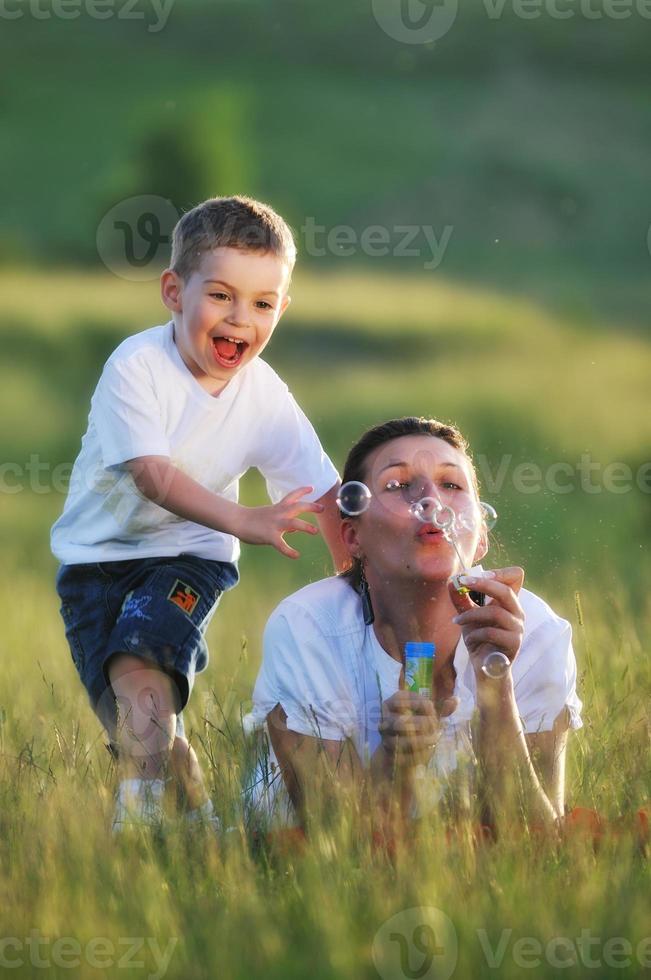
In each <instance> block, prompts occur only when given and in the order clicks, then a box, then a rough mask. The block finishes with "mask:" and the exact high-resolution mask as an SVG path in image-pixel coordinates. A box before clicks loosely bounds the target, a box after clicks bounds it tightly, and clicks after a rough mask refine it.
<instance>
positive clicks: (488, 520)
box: [479, 500, 497, 531]
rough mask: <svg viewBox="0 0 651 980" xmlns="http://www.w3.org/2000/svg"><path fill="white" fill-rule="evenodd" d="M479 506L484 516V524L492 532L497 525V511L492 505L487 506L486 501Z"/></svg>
mask: <svg viewBox="0 0 651 980" xmlns="http://www.w3.org/2000/svg"><path fill="white" fill-rule="evenodd" d="M479 506H480V507H481V509H482V513H483V515H484V523H485V524H486V527H487V528H488V530H489V531H492V530H493V528H494V527H495V525H496V524H497V511H496V510H495V508H494V507H491V505H490V504H487V503H486V502H485V501H484V500H480V501H479Z"/></svg>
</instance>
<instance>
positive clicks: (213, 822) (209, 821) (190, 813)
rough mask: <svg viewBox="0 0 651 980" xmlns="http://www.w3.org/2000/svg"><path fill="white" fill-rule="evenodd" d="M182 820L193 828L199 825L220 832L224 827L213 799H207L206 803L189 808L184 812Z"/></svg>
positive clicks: (185, 824) (216, 832)
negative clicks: (216, 811) (192, 808)
mask: <svg viewBox="0 0 651 980" xmlns="http://www.w3.org/2000/svg"><path fill="white" fill-rule="evenodd" d="M182 821H183V824H184V826H186V827H188V828H191V829H192V830H194V829H195V828H197V827H203V828H205V829H206V830H210V831H212V832H213V833H215V834H218V833H219V832H220V831H221V829H222V824H221V820H220V819H219V817H218V816H217V814H216V813H215V808H214V806H213V804H212V800H206V802H205V803H203V804H202V805H201V806H198V807H196V809H194V810H187V811H186V812H185V813H184V814H183V817H182Z"/></svg>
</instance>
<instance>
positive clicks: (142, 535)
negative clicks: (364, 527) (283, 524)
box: [51, 322, 338, 564]
mask: <svg viewBox="0 0 651 980" xmlns="http://www.w3.org/2000/svg"><path fill="white" fill-rule="evenodd" d="M139 456H168V457H169V458H170V460H171V462H172V463H174V464H175V466H177V467H178V468H179V469H181V470H182V471H183V472H184V473H186V474H187V475H188V476H190V477H192V478H193V479H194V480H196V481H197V482H198V483H201V484H202V485H203V486H205V487H207V488H208V489H209V490H212V491H214V492H215V493H217V494H219V495H220V496H222V497H224V498H226V499H227V500H232V501H237V499H238V488H239V480H240V478H241V477H242V476H243V475H244V473H246V471H247V470H248V469H250V468H251V467H256V468H257V469H258V470H259V471H260V472H261V473H262V475H263V477H264V478H265V481H266V484H267V491H268V493H269V497H270V499H271V500H272V501H273V502H274V503H275V502H277V501H278V500H280V499H281V498H282V497H283V496H284V495H285V494H287V493H289V492H290V491H291V490H295V489H297V488H298V487H301V486H308V485H309V486H313V487H314V491H313V493H311V494H309V495H307V496H306V497H305V500H317V499H318V498H319V497H321V496H322V495H323V494H324V493H326V492H327V491H328V490H329V489H330V488H331V487H332V486H333V485H334V484H335V483H336V482H337V480H338V474H337V471H336V469H335V467H334V466H333V464H332V463H331V461H330V460H329V458H328V457H327V456H326V454H325V453H324V451H323V449H322V447H321V444H320V442H319V439H318V437H317V435H316V433H315V431H314V429H313V427H312V425H311V424H310V422H309V421H308V419H307V418H306V416H305V415H304V414H303V412H302V411H301V409H300V408H299V406H298V405H297V404H296V402H295V400H294V398H293V397H292V395H291V393H290V392H289V390H288V388H287V385H286V384H285V383H284V382H283V381H282V380H281V379H280V378H279V377H278V375H277V374H276V372H275V371H274V370H273V369H272V368H271V367H270V366H269V365H268V364H267V363H266V362H265V361H263V360H261V359H260V358H259V357H257V358H255V359H254V360H253V361H251V362H250V363H249V364H247V365H246V366H245V367H244V368H243V369H242V370H241V371H239V372H238V373H237V374H236V375H235V377H234V378H232V380H231V381H229V382H228V384H227V385H226V386H225V388H223V389H222V391H221V392H220V394H219V395H218V396H216V397H215V396H213V395H210V394H209V393H208V392H207V391H205V389H203V388H202V387H201V386H200V385H199V383H198V382H197V380H196V379H195V378H194V377H193V375H192V374H191V372H190V371H189V369H188V368H187V367H186V365H185V363H184V361H183V359H182V358H181V355H180V354H179V352H178V349H177V347H176V344H175V343H174V335H173V323H172V322H170V323H167V324H165V325H164V326H158V327H152V328H151V329H149V330H144V331H143V332H142V333H138V334H135V335H134V336H132V337H128V338H127V339H126V340H125V341H123V343H121V344H120V345H119V347H118V348H117V349H116V350H115V351H114V352H113V354H112V355H111V356H110V357H109V359H108V361H107V362H106V365H105V366H104V370H103V372H102V376H101V378H100V380H99V382H98V385H97V388H96V389H95V393H94V395H93V398H92V401H91V409H90V414H89V417H88V429H87V431H86V434H85V435H84V437H83V439H82V444H81V451H80V453H79V456H78V457H77V460H76V461H75V465H74V467H73V471H72V475H71V478H70V488H69V492H68V497H67V500H66V503H65V507H64V511H63V514H62V515H61V517H60V518H59V520H58V521H57V522H56V523H55V525H54V527H53V528H52V536H51V544H52V551H53V552H54V554H55V556H56V557H57V558H58V559H59V560H60V561H61V562H65V563H71V564H72V563H85V562H97V561H119V560H121V559H127V558H149V557H156V556H163V555H165V556H174V555H178V554H181V553H183V552H185V553H189V554H193V555H197V556H199V557H202V558H210V559H215V560H219V561H235V560H236V559H237V558H238V556H239V551H240V548H239V541H238V540H237V539H236V538H235V537H233V536H232V535H230V534H225V533H223V532H220V531H213V530H212V529H210V528H207V527H204V526H203V525H201V524H195V523H194V522H192V521H187V520H184V519H183V518H181V517H177V516H176V515H175V514H172V513H170V512H169V511H167V510H165V509H164V508H163V507H160V506H159V505H158V504H155V503H152V502H151V501H150V500H148V499H147V498H145V497H144V496H143V495H142V494H141V493H140V492H139V491H138V490H137V488H136V486H135V483H134V481H133V478H132V477H131V475H130V474H129V472H128V471H127V469H126V468H125V466H124V465H123V464H124V463H125V462H126V461H127V460H130V459H135V458H136V457H139Z"/></svg>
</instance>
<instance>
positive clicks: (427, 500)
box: [409, 497, 439, 524]
mask: <svg viewBox="0 0 651 980" xmlns="http://www.w3.org/2000/svg"><path fill="white" fill-rule="evenodd" d="M438 506H439V502H438V500H435V499H434V497H423V498H422V499H421V500H418V501H417V502H416V503H415V504H412V505H411V507H410V508H409V513H410V514H412V515H413V516H414V517H417V518H418V520H419V521H421V522H422V523H423V524H431V523H432V515H433V514H434V512H435V510H436V509H437V507H438Z"/></svg>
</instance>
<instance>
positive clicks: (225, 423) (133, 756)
mask: <svg viewBox="0 0 651 980" xmlns="http://www.w3.org/2000/svg"><path fill="white" fill-rule="evenodd" d="M295 258H296V249H295V245H294V241H293V238H292V234H291V232H290V230H289V228H288V227H287V225H286V224H285V222H284V221H283V220H282V218H280V217H279V216H278V215H277V214H276V213H275V212H274V211H273V210H272V209H271V208H269V207H267V206H266V205H264V204H260V203H259V202H256V201H253V200H250V199H249V198H245V197H232V198H215V199H211V200H208V201H205V202H204V203H203V204H200V205H198V206H197V207H196V208H194V209H193V210H192V211H189V212H188V213H187V214H185V215H184V216H183V217H182V218H181V220H180V221H179V222H178V224H177V226H176V228H175V230H174V237H173V244H172V261H171V266H170V268H169V269H167V270H166V271H165V272H164V273H163V274H162V277H161V295H162V299H163V303H164V304H165V306H166V307H167V308H168V309H169V310H170V311H171V314H172V319H171V321H170V322H169V323H167V324H165V325H164V326H158V327H152V328H151V329H149V330H144V331H143V332H142V333H138V334H135V335H133V336H131V337H128V338H127V339H126V340H125V341H123V343H121V344H120V345H119V347H118V348H117V349H116V350H115V351H114V352H113V354H112V355H111V356H110V357H109V359H108V361H107V362H106V364H105V366H104V370H103V372H102V375H101V377H100V380H99V383H98V385H97V388H96V390H95V393H94V395H93V398H92V401H91V410H90V415H89V418H88V429H87V431H86V434H85V436H84V438H83V440H82V446H81V451H80V453H79V456H78V457H77V460H76V462H75V466H74V469H73V473H72V477H71V483H70V490H69V494H68V498H67V500H66V504H65V508H64V511H63V514H62V516H61V517H60V518H59V520H58V521H57V522H56V524H55V525H54V527H53V529H52V550H53V552H54V554H55V555H56V557H57V558H58V559H59V560H60V562H62V565H61V567H60V569H59V572H58V575H57V591H58V593H59V596H60V599H61V613H62V616H63V619H64V622H65V626H66V635H67V638H68V642H69V644H70V649H71V652H72V657H73V660H74V663H75V666H76V667H77V670H78V672H79V675H80V677H81V680H82V682H83V684H84V686H85V687H86V689H87V692H88V695H89V699H90V702H91V705H92V706H93V708H94V710H95V712H96V713H97V715H98V717H99V719H100V720H101V722H102V724H103V725H104V727H105V728H106V731H107V733H108V736H109V739H110V747H111V749H112V750H113V751H114V752H116V754H117V755H118V757H119V760H120V767H121V776H122V780H121V783H120V787H119V791H118V799H117V806H116V813H115V818H114V824H113V825H114V828H115V829H116V830H120V829H122V828H123V827H124V825H125V824H127V823H129V822H131V821H134V822H145V823H156V822H157V821H158V820H159V819H160V818H161V815H162V799H163V792H164V787H165V782H164V780H165V776H166V774H167V771H168V768H170V769H171V771H172V774H173V775H174V776H175V777H176V779H177V781H178V782H179V784H180V786H181V787H182V789H183V791H184V794H185V798H186V804H187V812H186V816H187V819H189V820H206V821H214V817H213V812H212V803H211V801H210V800H209V799H208V797H207V795H206V792H205V789H204V786H203V779H202V775H201V770H200V767H199V764H198V760H197V758H196V755H195V753H194V750H193V749H192V748H191V747H190V746H189V744H188V742H187V741H186V740H185V738H184V731H183V722H182V715H181V712H182V710H183V708H184V707H185V705H186V704H187V701H188V698H189V696H190V692H191V690H192V686H193V682H194V675H195V673H196V672H198V671H201V670H204V668H205V667H206V665H207V662H208V649H207V646H206V642H205V639H204V634H205V631H206V627H207V625H208V622H209V621H210V618H211V616H212V614H213V613H214V611H215V609H216V607H217V604H218V602H219V599H220V597H221V595H222V593H223V592H225V591H226V590H227V589H230V588H232V587H233V586H234V585H236V584H237V581H238V577H239V576H238V569H237V564H236V562H237V558H238V556H239V541H238V539H239V540H241V541H246V542H248V543H250V544H270V545H272V546H273V547H275V548H276V549H277V550H278V551H280V553H281V554H283V555H286V556H288V557H290V558H298V557H299V554H298V552H297V551H296V550H295V549H293V548H291V547H290V546H289V544H287V542H286V541H285V540H284V535H285V534H287V533H288V532H292V531H304V532H307V533H312V534H316V533H318V531H317V528H316V527H315V526H314V525H312V524H310V523H309V522H307V521H304V520H301V519H299V517H298V515H299V514H300V513H302V512H307V511H311V512H312V513H314V514H316V515H317V521H318V524H319V527H320V529H321V532H322V534H323V536H324V538H325V540H326V543H327V544H328V547H329V548H330V551H331V553H332V555H333V558H334V560H335V564H336V565H340V564H342V562H344V560H345V555H344V553H343V549H342V546H341V544H340V541H339V535H338V528H339V523H340V521H339V516H338V513H337V507H336V494H337V490H338V487H339V478H338V475H337V472H336V470H335V468H334V466H333V465H332V463H331V462H330V460H329V459H328V457H327V456H326V455H325V453H324V452H323V450H322V448H321V445H320V443H319V440H318V438H317V436H316V433H315V432H314V429H313V428H312V426H311V425H310V423H309V422H308V420H307V418H306V417H305V416H304V415H303V413H302V412H301V410H300V408H299V407H298V405H297V404H296V402H295V401H294V399H293V398H292V396H291V394H290V393H289V391H288V389H287V386H286V385H285V384H284V383H283V382H282V381H281V380H280V378H279V377H278V376H277V374H276V373H275V372H274V371H273V370H272V369H271V367H269V365H268V364H266V363H265V362H264V361H263V360H261V359H260V358H259V355H260V353H261V352H262V351H263V349H264V347H265V346H266V344H267V343H268V341H269V340H270V338H271V335H272V333H273V331H274V328H275V327H276V324H277V323H278V321H279V319H280V317H281V316H282V314H283V313H284V311H285V310H286V308H287V306H288V304H289V296H288V294H287V290H288V286H289V280H290V276H291V272H292V268H293V266H294V262H295ZM252 466H254V467H257V469H258V470H260V472H261V473H262V475H263V476H264V477H265V479H266V483H267V489H268V492H269V496H270V498H271V499H272V501H274V503H272V504H271V505H270V506H265V507H243V506H241V505H240V504H238V503H237V498H238V483H239V479H240V477H241V476H242V475H243V474H244V473H245V472H246V471H247V470H248V469H249V468H250V467H252Z"/></svg>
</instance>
